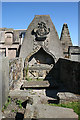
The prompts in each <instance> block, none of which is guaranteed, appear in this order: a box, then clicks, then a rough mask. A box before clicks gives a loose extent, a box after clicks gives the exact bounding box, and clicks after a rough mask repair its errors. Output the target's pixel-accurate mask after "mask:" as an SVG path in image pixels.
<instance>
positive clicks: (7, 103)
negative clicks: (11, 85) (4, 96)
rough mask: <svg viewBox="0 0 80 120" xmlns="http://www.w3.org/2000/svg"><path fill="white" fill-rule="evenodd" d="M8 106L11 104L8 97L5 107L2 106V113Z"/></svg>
mask: <svg viewBox="0 0 80 120" xmlns="http://www.w3.org/2000/svg"><path fill="white" fill-rule="evenodd" d="M9 104H11V98H10V97H8V100H7V102H6V103H5V105H4V106H3V108H2V112H4V110H5V109H7V107H8V105H9Z"/></svg>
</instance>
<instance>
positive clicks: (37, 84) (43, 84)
mask: <svg viewBox="0 0 80 120" xmlns="http://www.w3.org/2000/svg"><path fill="white" fill-rule="evenodd" d="M50 87H53V88H55V87H58V85H57V84H56V83H53V84H52V85H50V83H49V81H47V80H45V81H25V82H24V83H23V85H22V88H50Z"/></svg>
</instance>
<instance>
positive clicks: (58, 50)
mask: <svg viewBox="0 0 80 120" xmlns="http://www.w3.org/2000/svg"><path fill="white" fill-rule="evenodd" d="M39 46H40V47H43V48H44V49H46V50H47V51H49V52H50V53H51V54H52V55H54V56H55V58H57V59H59V58H60V57H63V50H62V45H61V42H60V40H59V37H58V34H57V31H56V29H55V26H54V25H53V23H52V21H51V18H50V16H49V15H36V16H35V18H34V19H33V21H32V22H31V24H30V25H29V27H28V29H27V31H26V34H25V38H24V41H23V44H22V46H21V51H20V57H23V58H26V57H27V56H28V55H29V54H30V53H32V52H33V51H34V50H35V49H37V48H38V47H39Z"/></svg>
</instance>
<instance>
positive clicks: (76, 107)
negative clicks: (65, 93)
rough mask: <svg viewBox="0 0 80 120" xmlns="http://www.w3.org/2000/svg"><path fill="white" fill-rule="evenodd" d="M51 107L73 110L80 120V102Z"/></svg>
mask: <svg viewBox="0 0 80 120" xmlns="http://www.w3.org/2000/svg"><path fill="white" fill-rule="evenodd" d="M50 105H53V106H59V107H65V108H71V109H73V110H74V112H76V113H77V114H78V116H79V120H80V102H69V103H65V104H50Z"/></svg>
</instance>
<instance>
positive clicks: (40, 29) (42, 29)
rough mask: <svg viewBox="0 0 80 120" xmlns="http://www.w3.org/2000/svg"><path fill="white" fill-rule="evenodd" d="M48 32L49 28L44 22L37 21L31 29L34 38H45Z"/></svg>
mask: <svg viewBox="0 0 80 120" xmlns="http://www.w3.org/2000/svg"><path fill="white" fill-rule="evenodd" d="M49 32H50V28H47V26H46V24H45V23H44V22H40V23H38V26H37V28H35V29H34V30H33V33H34V34H35V37H36V40H45V39H46V38H47V35H48V34H49Z"/></svg>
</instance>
